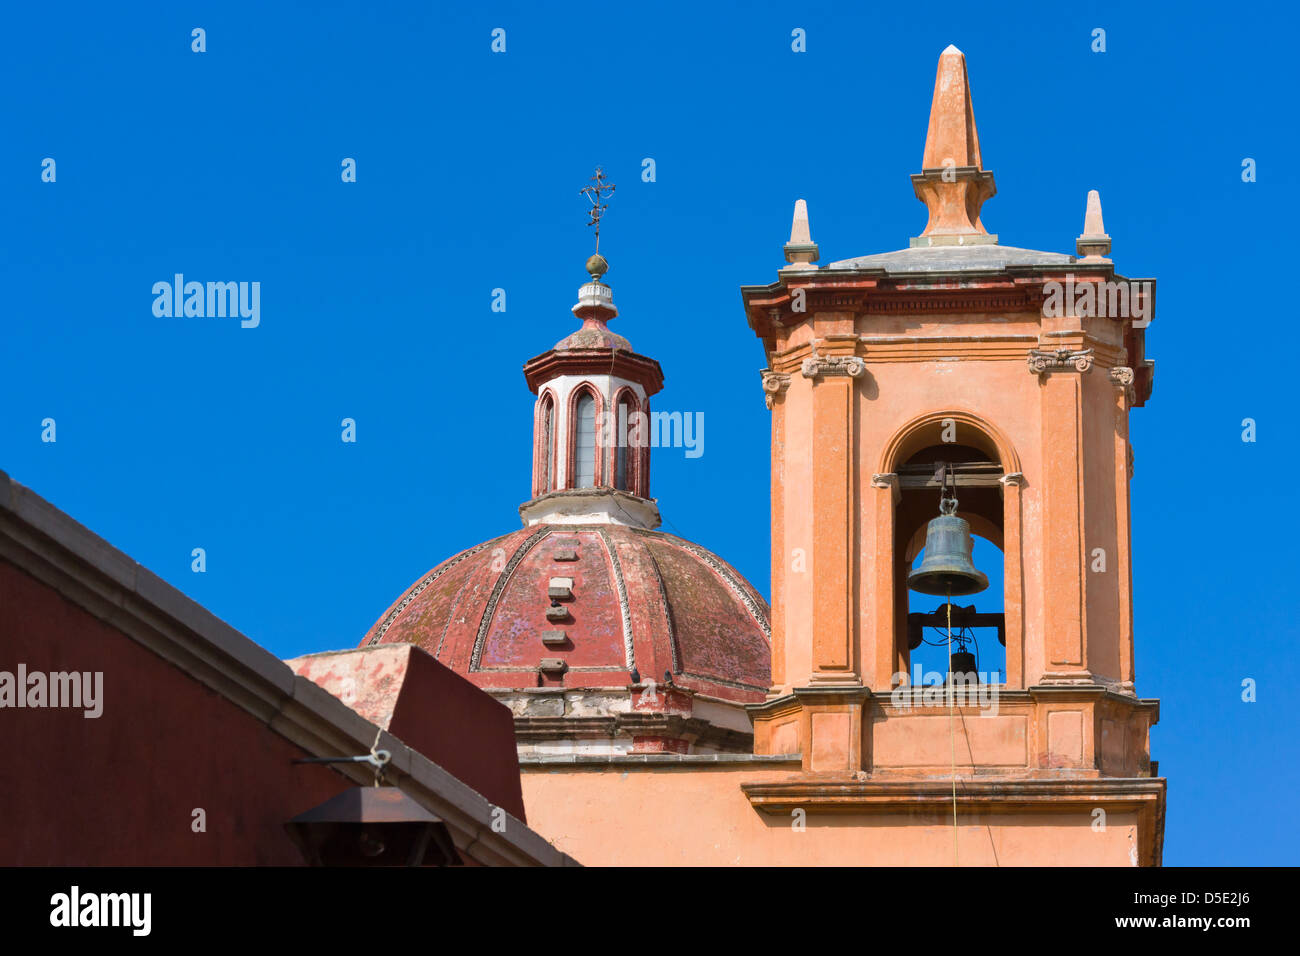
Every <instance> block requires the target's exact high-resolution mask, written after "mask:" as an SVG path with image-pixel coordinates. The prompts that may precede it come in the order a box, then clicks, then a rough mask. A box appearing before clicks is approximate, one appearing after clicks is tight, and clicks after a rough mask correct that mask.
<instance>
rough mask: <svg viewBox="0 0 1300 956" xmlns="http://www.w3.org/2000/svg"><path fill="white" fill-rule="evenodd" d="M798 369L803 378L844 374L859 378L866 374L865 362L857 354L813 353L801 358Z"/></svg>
mask: <svg viewBox="0 0 1300 956" xmlns="http://www.w3.org/2000/svg"><path fill="white" fill-rule="evenodd" d="M800 371H801V372H802V373H803V377H804V378H817V377H818V376H822V375H825V376H839V375H846V376H848V377H849V378H861V377H862V376H863V375H865V374H866V371H867V363H866V362H864V361H862V358H861V357H860V356H857V355H814V356H813V357H812V358H807V359H804V360H803V365H802V366H800Z"/></svg>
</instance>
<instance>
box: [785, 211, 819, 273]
mask: <svg viewBox="0 0 1300 956" xmlns="http://www.w3.org/2000/svg"><path fill="white" fill-rule="evenodd" d="M817 256H818V249H817V243H815V242H813V241H812V229H811V228H810V227H809V225H808V204H807V203H806V202H804V201H803V200H802V199H796V200H795V203H794V219H793V220H792V221H791V223H790V241H789V242H787V243H786V244H785V261H786V262H788V263H790V266H789V268H791V269H816V268H817V267H816V266H815V265H813V263H814V262H816V261H817Z"/></svg>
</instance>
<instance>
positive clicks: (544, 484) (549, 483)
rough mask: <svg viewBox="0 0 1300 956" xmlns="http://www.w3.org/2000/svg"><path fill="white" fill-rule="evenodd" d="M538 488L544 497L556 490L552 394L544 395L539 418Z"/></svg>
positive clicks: (553, 402) (537, 490)
mask: <svg viewBox="0 0 1300 956" xmlns="http://www.w3.org/2000/svg"><path fill="white" fill-rule="evenodd" d="M537 428H538V442H537V455H538V462H537V471H536V474H537V488H536V492H535V493H536V494H539V495H544V494H547V493H548V492H551V491H554V490H555V399H554V398H553V397H552V396H551V393H550V392H546V393H544V394H543V395H542V402H541V411H540V413H539V416H538V423H537Z"/></svg>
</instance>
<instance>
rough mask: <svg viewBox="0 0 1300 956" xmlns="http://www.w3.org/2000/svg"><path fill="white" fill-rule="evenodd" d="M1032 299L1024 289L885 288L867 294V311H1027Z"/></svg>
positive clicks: (889, 312) (898, 313)
mask: <svg viewBox="0 0 1300 956" xmlns="http://www.w3.org/2000/svg"><path fill="white" fill-rule="evenodd" d="M1034 308H1035V303H1034V302H1033V300H1032V299H1031V298H1030V297H1029V294H1028V293H1027V292H1021V291H1015V292H1002V291H993V292H981V291H972V292H966V293H953V292H948V291H944V292H939V293H925V292H921V293H918V292H915V291H910V290H909V291H907V292H886V293H877V294H874V295H871V296H868V297H867V300H866V302H865V305H864V308H863V311H864V312H866V313H867V314H868V315H915V314H920V313H927V312H1012V313H1014V312H1029V311H1032V310H1034Z"/></svg>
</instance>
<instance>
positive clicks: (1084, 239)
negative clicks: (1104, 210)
mask: <svg viewBox="0 0 1300 956" xmlns="http://www.w3.org/2000/svg"><path fill="white" fill-rule="evenodd" d="M1074 249H1075V252H1077V253H1078V254H1079V255H1080V256H1082V257H1083V258H1084V259H1104V258H1105V257H1106V256H1108V255H1110V236H1108V235H1106V226H1105V225H1104V224H1103V223H1102V221H1101V193H1099V192H1097V190H1095V189H1090V190H1088V207H1087V209H1086V210H1085V212H1084V214H1083V235H1081V236H1079V238H1078V239H1076V240H1075V241H1074Z"/></svg>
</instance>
